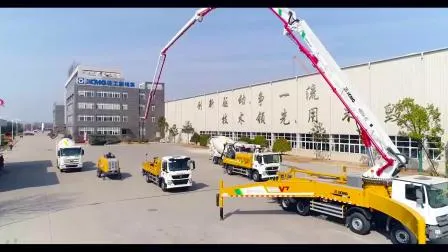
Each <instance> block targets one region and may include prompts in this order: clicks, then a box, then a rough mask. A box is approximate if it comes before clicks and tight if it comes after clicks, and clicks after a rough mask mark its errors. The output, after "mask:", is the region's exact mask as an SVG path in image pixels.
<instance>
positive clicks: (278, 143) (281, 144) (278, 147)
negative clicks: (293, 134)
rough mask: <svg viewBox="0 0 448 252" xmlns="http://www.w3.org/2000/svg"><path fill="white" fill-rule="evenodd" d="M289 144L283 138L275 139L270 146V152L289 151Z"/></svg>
mask: <svg viewBox="0 0 448 252" xmlns="http://www.w3.org/2000/svg"><path fill="white" fill-rule="evenodd" d="M291 149H292V148H291V144H289V142H288V140H286V139H284V138H277V139H276V140H275V142H274V145H272V151H274V152H280V153H284V152H287V151H291Z"/></svg>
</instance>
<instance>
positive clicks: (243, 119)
mask: <svg viewBox="0 0 448 252" xmlns="http://www.w3.org/2000/svg"><path fill="white" fill-rule="evenodd" d="M343 72H345V74H346V75H347V77H348V78H349V80H350V81H351V85H352V88H353V89H354V90H355V91H356V93H358V95H359V97H360V98H361V99H362V101H363V103H364V104H366V106H367V107H369V108H370V110H371V111H372V113H373V114H374V115H375V116H376V117H377V118H378V121H379V122H380V123H382V127H383V128H384V129H385V130H386V132H387V133H388V134H389V136H390V138H391V139H392V141H393V142H394V143H395V144H396V146H397V147H398V149H399V150H400V152H401V153H403V154H404V155H407V156H409V157H410V158H411V160H410V164H411V166H412V167H413V164H415V162H416V158H417V143H415V142H413V141H411V139H409V138H408V137H403V136H399V134H398V131H399V128H398V127H397V126H396V125H395V124H394V123H391V122H388V123H385V122H384V120H385V106H386V105H387V104H389V103H396V102H398V101H399V100H400V99H402V98H405V97H412V98H414V99H415V100H416V102H417V103H418V104H421V105H424V106H425V105H426V104H427V103H432V104H434V105H435V106H437V107H438V108H439V110H440V112H441V114H442V115H441V119H442V122H441V123H442V127H443V128H444V130H445V133H444V134H443V135H442V136H441V139H442V141H443V143H444V144H446V143H447V140H448V99H447V95H448V85H447V83H448V82H447V81H448V48H446V49H439V50H433V51H427V52H422V53H416V54H409V55H406V56H402V57H397V58H391V59H385V60H380V61H375V62H368V63H364V64H360V65H355V66H349V67H345V68H343ZM344 113H345V110H344V107H343V105H342V103H341V102H340V101H339V100H338V98H337V96H336V95H335V94H334V93H333V92H332V91H331V89H330V88H329V86H328V85H327V84H326V83H325V81H324V79H323V78H322V77H321V76H320V75H319V74H310V75H303V76H297V77H293V78H289V79H283V80H273V81H269V82H266V83H260V84H252V85H248V86H246V87H242V88H237V89H232V90H225V91H220V92H216V93H211V94H202V95H198V96H196V97H191V98H185V99H180V100H173V101H168V102H166V103H165V116H166V119H167V122H168V123H169V125H173V124H176V125H177V126H178V128H181V127H182V125H184V124H185V121H190V122H191V123H192V126H193V127H194V129H195V130H196V132H198V133H201V134H209V135H225V136H228V137H231V138H233V139H235V140H236V139H238V138H240V137H242V136H249V137H254V136H257V135H262V136H265V137H266V139H267V140H268V141H269V142H270V144H271V145H272V144H273V142H274V141H275V139H276V138H279V137H281V138H286V139H287V140H288V141H289V142H290V144H291V146H292V148H293V151H292V152H293V153H296V154H299V155H303V156H310V157H313V156H315V155H316V154H317V153H318V154H319V155H320V156H321V158H327V159H332V160H341V161H351V162H365V161H366V156H365V154H364V153H365V149H364V146H363V145H362V143H361V141H360V137H359V135H358V133H357V131H356V129H357V128H356V125H355V123H354V122H353V120H352V121H351V122H350V123H348V122H346V121H343V120H342V118H343V117H344ZM316 122H320V123H322V127H323V128H324V129H325V131H326V136H327V137H328V139H329V142H328V143H321V142H316V141H315V139H313V136H312V134H311V129H312V127H313V126H314V125H315V124H316ZM178 138H181V139H176V140H177V141H186V138H185V136H183V135H182V134H180V135H179V136H178ZM431 146H432V145H431V144H429V146H428V147H429V155H430V156H431V158H432V159H434V160H436V165H438V169H439V170H440V171H443V172H444V170H445V153H444V152H443V151H442V152H440V151H438V150H437V149H435V148H431Z"/></svg>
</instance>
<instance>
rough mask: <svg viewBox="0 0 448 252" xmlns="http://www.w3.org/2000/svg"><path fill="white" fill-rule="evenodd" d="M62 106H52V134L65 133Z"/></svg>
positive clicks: (63, 108)
mask: <svg viewBox="0 0 448 252" xmlns="http://www.w3.org/2000/svg"><path fill="white" fill-rule="evenodd" d="M64 113H65V107H64V105H58V104H56V103H54V104H53V132H64V131H65V123H64V122H65V119H64Z"/></svg>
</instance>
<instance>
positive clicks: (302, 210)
mask: <svg viewBox="0 0 448 252" xmlns="http://www.w3.org/2000/svg"><path fill="white" fill-rule="evenodd" d="M295 210H296V213H297V214H298V215H301V216H308V215H310V202H309V201H308V200H303V199H299V200H297V203H296V204H295Z"/></svg>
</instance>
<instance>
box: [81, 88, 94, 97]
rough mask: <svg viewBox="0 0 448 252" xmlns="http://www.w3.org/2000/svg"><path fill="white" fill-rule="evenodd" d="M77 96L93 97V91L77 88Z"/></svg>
mask: <svg viewBox="0 0 448 252" xmlns="http://www.w3.org/2000/svg"><path fill="white" fill-rule="evenodd" d="M78 96H79V97H95V92H94V91H91V90H78Z"/></svg>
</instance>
